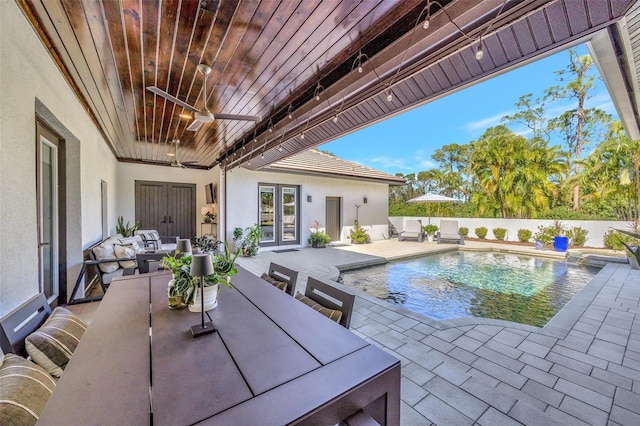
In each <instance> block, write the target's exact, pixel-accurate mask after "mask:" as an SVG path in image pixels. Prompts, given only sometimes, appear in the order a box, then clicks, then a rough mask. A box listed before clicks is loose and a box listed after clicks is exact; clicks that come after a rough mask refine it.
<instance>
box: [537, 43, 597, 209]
mask: <svg viewBox="0 0 640 426" xmlns="http://www.w3.org/2000/svg"><path fill="white" fill-rule="evenodd" d="M592 66H593V60H592V59H591V56H589V55H578V54H577V53H576V52H575V50H570V51H569V65H568V66H567V68H566V69H564V70H559V71H556V74H557V75H558V79H559V80H560V81H561V82H563V83H565V84H564V85H563V86H553V87H550V88H548V89H547V90H546V96H547V98H549V99H553V100H557V99H564V100H568V101H571V102H575V103H576V104H577V106H576V108H574V109H571V110H570V111H566V112H565V113H563V114H561V115H560V116H559V117H557V118H556V119H553V120H551V121H550V124H549V127H550V129H551V130H552V131H556V132H559V133H560V134H561V135H562V137H563V138H564V139H565V143H566V144H567V148H568V151H569V154H570V155H571V156H572V157H573V164H572V165H571V163H570V165H569V167H571V166H573V171H572V172H570V173H572V174H573V176H578V175H579V174H580V159H581V156H582V149H583V147H586V146H588V144H589V142H590V140H591V139H592V138H593V137H595V136H596V134H597V132H598V130H600V129H602V126H603V125H606V123H607V121H608V120H607V117H608V116H607V115H606V114H605V113H604V112H603V111H601V110H598V109H594V108H591V109H586V108H585V101H586V100H587V99H589V98H590V97H592V96H593V95H594V92H595V89H596V87H595V84H594V81H595V76H594V75H593V67H592ZM573 182H574V186H573V194H572V201H573V209H574V210H579V209H580V185H579V181H578V180H574V181H573Z"/></svg>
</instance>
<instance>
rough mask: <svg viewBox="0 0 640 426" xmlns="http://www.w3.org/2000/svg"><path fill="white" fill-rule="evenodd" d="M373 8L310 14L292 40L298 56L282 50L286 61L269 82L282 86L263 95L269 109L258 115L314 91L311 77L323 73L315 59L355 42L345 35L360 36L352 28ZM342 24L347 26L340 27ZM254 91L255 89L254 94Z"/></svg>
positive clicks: (361, 6) (367, 5) (364, 6)
mask: <svg viewBox="0 0 640 426" xmlns="http://www.w3.org/2000/svg"><path fill="white" fill-rule="evenodd" d="M386 5H391V3H390V2H387V3H386ZM374 6H376V7H378V6H377V5H375V4H374V3H372V2H364V3H360V4H358V5H357V7H356V8H355V9H349V8H346V7H344V8H340V9H337V10H331V14H329V15H328V16H324V15H321V16H320V17H318V16H316V15H315V14H312V15H311V16H310V17H309V19H308V20H307V21H306V22H305V23H304V25H303V26H302V27H300V29H299V30H298V32H297V33H296V36H295V37H293V38H292V39H291V42H290V44H291V46H292V47H291V51H293V52H297V53H298V54H297V55H291V54H289V52H288V51H285V52H284V53H285V55H286V58H285V59H286V60H285V62H284V63H283V65H282V66H281V67H280V68H279V70H278V73H277V74H275V75H272V76H270V77H269V80H275V81H283V82H284V83H282V84H281V85H280V86H281V87H276V88H275V89H276V92H273V91H271V92H269V93H266V94H265V101H264V102H263V105H267V106H268V107H269V108H268V109H266V108H265V109H264V110H263V111H261V112H258V113H259V114H261V115H265V114H268V113H269V112H270V108H271V105H273V104H274V103H275V104H278V103H281V102H282V100H283V99H286V97H287V96H288V95H289V94H290V93H292V92H293V91H298V90H297V88H298V87H301V88H303V89H300V90H311V91H313V90H314V88H315V83H317V79H314V78H312V77H311V76H312V75H314V74H318V75H320V76H322V75H323V73H324V72H325V71H323V70H322V69H320V70H319V71H318V68H317V67H316V65H318V60H319V59H320V58H323V57H331V56H332V53H331V49H333V50H338V51H339V46H340V43H345V45H349V44H351V43H353V42H354V41H356V40H353V39H352V38H350V37H348V36H347V35H346V34H348V33H349V31H351V32H360V33H361V31H356V30H355V29H356V28H357V27H358V25H364V24H362V22H363V20H365V19H366V18H367V16H368V14H369V16H371V8H372V7H374ZM322 11H323V12H326V10H325V9H322ZM314 13H315V11H314ZM322 19H324V22H330V24H328V25H327V24H324V25H323V24H322V23H320V22H321V20H322ZM343 22H346V23H345V24H343ZM336 27H338V28H341V30H342V32H341V33H339V34H338V35H337V36H333V38H331V37H330V35H331V32H330V30H331V29H332V28H336ZM343 27H344V28H343ZM336 38H337V39H338V40H339V43H336V42H335V39H336ZM294 46H299V47H298V49H293V47H294ZM354 50H355V49H354ZM290 76H293V77H290ZM294 77H295V78H294ZM293 81H295V82H296V83H295V85H294V86H292V87H291V86H288V85H287V84H286V83H287V82H290V83H292V82H293ZM305 81H306V83H305ZM306 86H308V87H309V89H307V88H306ZM256 91H257V90H254V92H256ZM278 91H279V92H278ZM285 104H286V102H285ZM286 106H287V105H284V106H282V104H281V108H282V107H284V108H286Z"/></svg>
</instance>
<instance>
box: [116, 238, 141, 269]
mask: <svg viewBox="0 0 640 426" xmlns="http://www.w3.org/2000/svg"><path fill="white" fill-rule="evenodd" d="M113 250H114V252H115V253H116V257H117V258H119V259H122V258H125V257H129V258H135V257H136V249H135V248H134V247H133V244H127V245H121V244H116V245H114V246H113ZM119 263H120V266H121V267H123V268H136V267H138V263H137V262H136V261H135V260H121V261H120V262H119Z"/></svg>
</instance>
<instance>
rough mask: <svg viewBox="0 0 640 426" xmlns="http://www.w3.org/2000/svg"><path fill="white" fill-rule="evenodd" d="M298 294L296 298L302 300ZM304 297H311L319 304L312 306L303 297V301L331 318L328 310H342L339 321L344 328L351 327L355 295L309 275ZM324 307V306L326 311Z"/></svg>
mask: <svg viewBox="0 0 640 426" xmlns="http://www.w3.org/2000/svg"><path fill="white" fill-rule="evenodd" d="M298 295H300V293H298ZM298 295H296V299H298V300H301V297H299V296H298ZM304 297H306V298H308V299H311V300H312V301H313V302H315V304H316V305H319V306H312V305H311V304H309V303H307V302H305V301H304V300H303V299H302V300H301V301H303V303H307V304H308V305H309V306H311V307H312V308H313V309H315V310H317V311H318V312H320V313H322V314H324V315H326V316H328V317H329V318H330V319H331V316H330V313H329V312H327V311H329V310H334V311H340V312H341V313H342V317H341V318H340V320H338V321H337V322H338V323H339V324H340V325H342V326H343V327H344V328H349V326H350V325H351V313H352V312H353V305H354V304H355V300H356V296H355V295H353V294H351V293H347V292H346V291H344V290H341V289H339V288H337V287H334V286H332V285H329V284H327V283H324V282H322V281H320V280H318V279H315V278H313V277H309V278H308V279H307V289H306V290H305V292H304ZM322 308H324V312H323V309H322Z"/></svg>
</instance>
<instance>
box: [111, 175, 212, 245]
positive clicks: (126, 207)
mask: <svg viewBox="0 0 640 426" xmlns="http://www.w3.org/2000/svg"><path fill="white" fill-rule="evenodd" d="M219 176H220V171H219V169H218V167H216V168H214V169H212V170H198V169H182V168H178V167H167V166H152V165H146V164H135V163H118V164H117V178H116V184H115V186H116V187H117V188H118V192H117V194H116V202H115V204H116V211H115V213H114V216H113V218H114V219H113V220H114V222H115V221H116V220H117V218H118V216H122V217H123V218H124V222H125V223H126V222H127V221H129V223H130V224H133V223H134V222H135V181H136V180H145V181H157V182H180V183H195V184H196V217H195V218H194V221H195V223H196V233H197V234H198V235H200V223H201V222H202V216H201V215H200V208H201V207H204V206H206V204H205V203H206V199H205V185H207V184H209V183H214V184H215V185H217V186H218V188H220V183H219V181H218V179H219ZM218 192H219V189H218ZM215 207H216V213H218V208H217V207H218V206H217V205H216V206H215ZM109 217H110V218H111V215H110V216H109ZM110 222H111V221H110ZM208 229H209V228H205V229H204V231H205V232H207V231H208ZM109 231H110V232H109V234H110V235H113V234H114V233H115V223H114V226H113V228H110V230H109ZM218 234H219V232H218ZM180 236H181V237H183V238H191V237H192V235H180Z"/></svg>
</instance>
